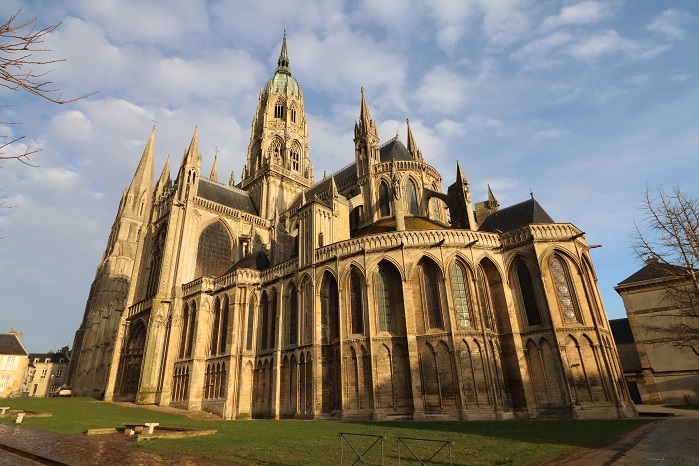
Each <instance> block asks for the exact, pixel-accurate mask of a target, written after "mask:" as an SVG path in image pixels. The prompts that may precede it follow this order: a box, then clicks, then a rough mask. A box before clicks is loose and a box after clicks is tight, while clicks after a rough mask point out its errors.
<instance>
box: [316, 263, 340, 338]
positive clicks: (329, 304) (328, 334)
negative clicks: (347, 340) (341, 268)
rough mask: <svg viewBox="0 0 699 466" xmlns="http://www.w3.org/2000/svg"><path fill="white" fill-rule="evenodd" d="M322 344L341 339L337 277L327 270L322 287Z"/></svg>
mask: <svg viewBox="0 0 699 466" xmlns="http://www.w3.org/2000/svg"><path fill="white" fill-rule="evenodd" d="M320 327H321V332H320V334H321V344H326V345H327V344H330V343H333V342H334V341H335V340H337V339H338V338H340V301H339V293H338V285H337V280H336V279H335V275H334V274H333V273H332V272H330V270H326V271H325V272H324V273H323V278H322V281H321V285H320Z"/></svg>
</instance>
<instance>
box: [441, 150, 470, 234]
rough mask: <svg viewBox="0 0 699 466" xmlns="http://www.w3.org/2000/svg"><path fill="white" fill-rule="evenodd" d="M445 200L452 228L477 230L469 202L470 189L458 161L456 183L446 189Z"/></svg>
mask: <svg viewBox="0 0 699 466" xmlns="http://www.w3.org/2000/svg"><path fill="white" fill-rule="evenodd" d="M447 199H448V202H447V203H448V204H449V214H450V215H451V224H452V226H453V227H454V228H463V229H468V230H477V229H478V225H477V224H476V217H475V215H474V214H473V203H472V202H471V189H470V188H469V185H468V181H467V180H466V175H464V171H463V170H462V169H461V164H459V162H458V161H457V162H456V182H455V183H454V184H453V185H451V186H449V188H448V189H447Z"/></svg>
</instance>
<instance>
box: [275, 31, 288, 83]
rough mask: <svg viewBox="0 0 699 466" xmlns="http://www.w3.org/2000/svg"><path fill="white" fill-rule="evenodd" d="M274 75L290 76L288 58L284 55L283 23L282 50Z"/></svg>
mask: <svg viewBox="0 0 699 466" xmlns="http://www.w3.org/2000/svg"><path fill="white" fill-rule="evenodd" d="M275 73H283V74H288V75H291V70H290V69H289V56H288V55H287V53H286V23H284V39H282V50H281V52H279V59H278V60H277V70H276V71H275Z"/></svg>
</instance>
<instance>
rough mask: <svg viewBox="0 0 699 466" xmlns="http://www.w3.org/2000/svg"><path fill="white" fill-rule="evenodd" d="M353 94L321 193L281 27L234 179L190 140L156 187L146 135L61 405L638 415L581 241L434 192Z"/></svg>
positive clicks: (311, 412) (566, 226)
mask: <svg viewBox="0 0 699 466" xmlns="http://www.w3.org/2000/svg"><path fill="white" fill-rule="evenodd" d="M358 97H359V109H358V110H359V111H358V119H357V121H356V122H355V126H354V137H353V140H351V141H350V140H348V141H347V145H348V147H349V151H348V152H352V151H353V152H354V160H347V161H346V163H347V165H346V166H344V167H342V168H339V169H338V170H337V171H335V172H334V173H332V174H330V175H329V176H324V177H323V179H321V180H320V181H315V177H314V172H313V165H312V163H311V154H310V153H309V150H308V147H309V146H308V140H309V129H308V126H307V121H306V116H305V112H304V99H303V91H302V89H301V87H300V85H299V83H298V82H297V81H296V79H295V78H294V77H293V76H292V74H291V68H290V64H289V57H288V54H287V44H286V36H285V37H284V40H283V42H282V49H281V53H280V55H279V60H278V62H277V68H276V70H275V72H274V74H273V75H272V77H271V78H270V79H269V80H268V81H267V82H266V84H265V85H264V87H263V88H262V89H261V91H260V95H259V102H258V105H257V109H256V110H255V113H254V115H253V118H252V131H251V135H250V144H249V146H248V150H247V163H246V165H245V166H244V167H243V169H242V179H240V181H238V182H236V180H235V179H234V177H233V175H231V177H230V180H228V181H227V182H220V181H219V176H218V171H217V161H216V157H214V158H213V163H212V166H211V171H210V174H209V176H206V175H205V174H203V172H202V165H203V157H202V155H201V154H200V153H199V149H198V144H199V135H198V131H197V130H195V132H194V135H193V137H192V139H191V142H190V143H189V146H188V148H187V149H186V150H185V151H184V154H183V157H182V161H181V163H180V165H179V167H178V168H177V171H176V175H175V178H174V181H173V180H172V179H171V175H170V160H169V158H168V161H167V162H166V164H165V166H164V168H163V170H162V172H161V174H160V176H159V177H158V179H157V180H154V150H155V148H154V147H155V128H154V129H153V131H152V132H151V135H150V138H149V140H148V142H147V144H146V147H145V150H144V151H143V154H142V156H141V159H140V161H139V163H138V167H137V169H136V173H135V175H134V177H133V179H132V180H131V184H130V185H129V187H128V188H127V189H126V190H125V191H124V193H123V196H122V200H121V202H120V204H119V206H118V211H117V215H116V218H115V221H114V224H113V226H112V230H111V233H110V235H109V238H108V240H107V246H106V249H105V252H104V255H103V258H102V261H101V263H100V264H99V266H98V268H97V272H96V276H95V280H94V282H93V283H92V286H91V289H90V293H89V297H88V301H87V304H86V307H85V312H84V316H83V320H82V323H81V325H80V327H79V329H78V330H77V332H76V335H75V341H74V347H73V348H74V349H73V353H72V356H73V361H72V364H71V369H70V376H69V378H70V384H71V385H72V388H73V393H74V394H76V395H88V396H97V397H102V398H103V399H105V400H131V401H134V402H136V403H140V404H159V405H167V406H173V407H177V408H181V409H183V410H194V411H198V410H205V411H210V412H213V413H216V414H218V415H220V416H222V417H223V418H226V419H250V418H274V419H279V418H297V419H367V420H369V419H464V420H465V419H510V418H575V419H577V418H624V417H631V416H634V415H635V409H634V407H633V405H632V403H631V402H630V400H629V394H628V390H627V388H626V384H625V383H624V380H623V376H622V373H621V368H620V365H619V358H618V355H617V350H616V347H615V346H614V342H613V339H612V335H611V331H610V329H609V325H608V323H607V316H606V313H605V309H604V305H603V303H602V300H601V297H600V293H599V289H598V287H597V279H596V276H595V270H594V267H593V264H592V260H591V258H590V254H589V247H588V246H587V244H586V242H585V237H584V233H583V232H582V231H581V230H580V229H579V228H578V227H576V226H575V225H573V224H571V223H565V222H563V223H560V222H556V221H554V220H553V219H552V218H551V217H550V216H549V215H548V214H547V213H546V211H545V210H544V209H543V208H542V206H541V205H540V204H539V202H538V201H537V200H535V199H534V198H533V196H532V197H531V198H528V199H525V200H524V201H523V202H520V203H518V204H515V205H512V206H509V207H504V208H501V207H500V205H499V202H498V201H497V199H496V198H495V196H494V195H493V193H492V192H491V191H490V190H489V192H488V198H487V199H485V200H482V201H476V202H474V201H473V200H472V199H471V188H470V184H469V181H468V180H467V177H466V174H465V172H464V170H462V168H461V166H460V165H459V164H457V166H456V171H455V176H454V178H453V179H451V180H447V181H445V180H444V179H443V177H442V175H441V174H440V173H439V172H438V171H437V170H436V169H435V168H434V167H433V166H432V165H430V163H429V157H428V156H427V157H424V156H423V154H422V151H421V150H420V149H419V148H418V145H417V141H416V139H415V137H414V135H413V133H412V130H411V128H410V124H409V122H408V126H407V138H406V139H407V142H406V143H404V142H403V141H402V140H400V138H399V137H397V136H396V137H393V138H391V139H389V140H387V141H385V142H383V143H382V142H381V140H380V138H379V134H378V131H377V125H376V123H375V121H374V120H373V119H372V117H371V114H370V109H369V105H368V102H367V99H366V96H365V94H364V90H363V89H362V91H361V95H360V96H358ZM317 156H319V157H334V156H335V155H334V154H318V155H317ZM443 183H447V186H446V192H445V191H444V185H443Z"/></svg>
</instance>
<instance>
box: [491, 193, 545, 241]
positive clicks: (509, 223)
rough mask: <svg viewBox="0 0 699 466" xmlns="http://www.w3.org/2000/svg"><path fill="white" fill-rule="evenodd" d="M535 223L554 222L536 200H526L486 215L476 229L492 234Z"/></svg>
mask: <svg viewBox="0 0 699 466" xmlns="http://www.w3.org/2000/svg"><path fill="white" fill-rule="evenodd" d="M535 223H556V222H554V221H553V219H552V218H551V217H550V216H549V214H547V213H546V211H545V210H544V208H543V207H541V205H539V203H538V202H536V199H527V200H526V201H524V202H520V203H519V204H515V205H511V206H509V207H505V208H504V209H500V210H498V211H496V212H493V213H492V214H490V215H488V216H487V217H486V218H485V220H484V221H483V223H482V224H481V226H480V227H479V228H478V229H479V230H480V231H489V232H493V233H494V232H495V230H500V231H509V230H515V229H517V228H520V227H523V226H525V225H531V224H535Z"/></svg>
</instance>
